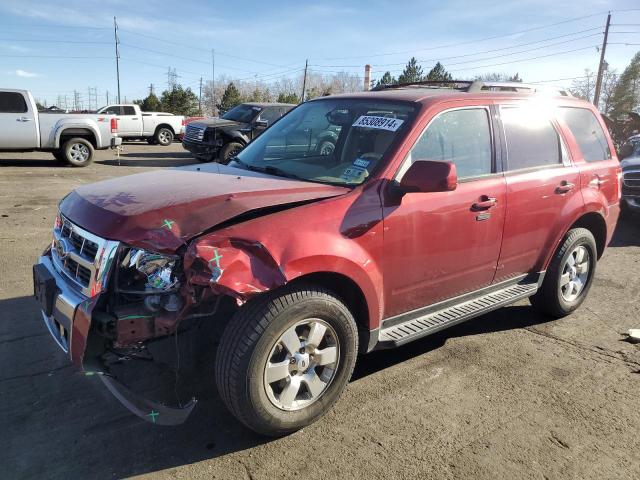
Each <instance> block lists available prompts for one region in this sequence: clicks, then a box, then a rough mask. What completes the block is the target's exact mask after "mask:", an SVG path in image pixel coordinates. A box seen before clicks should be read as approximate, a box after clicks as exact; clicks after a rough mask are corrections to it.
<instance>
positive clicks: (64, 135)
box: [56, 127, 98, 148]
mask: <svg viewBox="0 0 640 480" xmlns="http://www.w3.org/2000/svg"><path fill="white" fill-rule="evenodd" d="M72 138H84V139H85V140H87V141H88V142H89V143H91V145H93V148H98V139H97V137H96V134H95V132H94V131H93V130H91V129H90V128H78V127H70V128H65V129H63V130H61V131H60V133H59V135H58V140H57V142H56V143H57V145H58V147H62V145H64V143H65V142H66V141H67V140H70V139H72Z"/></svg>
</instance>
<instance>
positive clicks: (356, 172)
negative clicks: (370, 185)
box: [340, 166, 369, 182]
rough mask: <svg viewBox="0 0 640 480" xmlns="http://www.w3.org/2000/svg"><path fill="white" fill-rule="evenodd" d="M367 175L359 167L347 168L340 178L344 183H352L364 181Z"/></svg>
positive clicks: (364, 170)
mask: <svg viewBox="0 0 640 480" xmlns="http://www.w3.org/2000/svg"><path fill="white" fill-rule="evenodd" d="M368 175H369V172H368V171H367V169H366V168H361V167H355V166H352V167H347V168H346V169H345V170H344V172H342V175H340V178H341V179H342V180H344V181H345V182H353V181H354V180H364V179H365V178H366V177H367V176H368Z"/></svg>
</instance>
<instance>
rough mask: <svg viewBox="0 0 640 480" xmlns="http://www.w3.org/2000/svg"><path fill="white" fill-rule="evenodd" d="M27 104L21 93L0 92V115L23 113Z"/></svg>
mask: <svg viewBox="0 0 640 480" xmlns="http://www.w3.org/2000/svg"><path fill="white" fill-rule="evenodd" d="M27 110H28V108H27V102H25V101H24V97H23V96H22V94H21V93H15V92H0V113H25V112H26V111H27Z"/></svg>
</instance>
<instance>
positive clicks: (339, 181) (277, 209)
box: [34, 83, 621, 435]
mask: <svg viewBox="0 0 640 480" xmlns="http://www.w3.org/2000/svg"><path fill="white" fill-rule="evenodd" d="M448 87H449V88H433V86H431V85H414V86H400V87H395V88H387V89H384V90H383V91H376V92H364V93H358V94H349V95H340V96H331V97H324V98H320V99H317V100H313V101H310V102H306V103H303V104H302V105H300V106H298V107H296V108H295V109H293V110H292V111H290V112H289V113H288V114H287V115H285V116H284V117H282V118H281V119H280V120H278V121H277V122H275V123H274V124H273V126H271V127H270V128H269V129H268V130H267V131H266V132H265V133H264V134H262V135H261V136H260V137H258V139H257V140H255V141H254V142H252V143H251V144H250V145H249V146H247V148H246V149H244V150H243V151H242V152H241V153H239V154H238V155H237V157H235V158H233V159H232V161H231V162H230V164H229V165H226V166H225V165H217V164H211V165H202V166H196V165H194V166H189V167H185V168H176V169H164V170H160V171H154V172H148V173H142V174H137V175H133V176H128V177H124V178H117V179H113V180H107V181H103V182H99V183H96V184H93V185H83V186H81V187H79V188H78V189H77V190H75V191H73V192H71V193H70V194H69V195H67V196H66V197H65V198H64V199H63V200H62V201H61V203H60V208H59V215H58V217H57V218H56V222H55V226H54V231H53V242H52V244H51V246H50V247H49V248H47V250H46V251H45V252H44V254H43V255H42V257H41V258H40V259H39V262H38V264H37V265H35V266H34V283H35V294H36V297H37V298H38V299H39V301H40V302H41V305H42V316H43V319H44V322H45V324H46V326H47V327H48V328H49V330H50V332H51V334H52V335H53V337H54V338H55V340H56V341H57V343H58V344H59V345H60V347H61V348H62V349H63V350H64V351H66V352H68V354H69V356H70V359H71V360H72V361H73V363H75V364H76V365H77V366H78V367H79V368H81V369H84V370H85V371H87V372H95V373H98V374H100V378H101V379H102V380H103V381H104V382H105V384H106V385H107V387H108V388H109V389H110V390H111V391H112V392H113V393H114V394H115V395H116V396H117V397H118V398H119V399H120V400H121V401H122V402H123V403H124V404H125V405H126V406H128V407H129V408H130V409H131V410H132V411H133V412H135V413H136V414H138V415H139V416H140V417H142V418H146V419H147V420H149V421H152V422H154V423H158V424H176V423H180V422H181V421H183V420H184V419H185V418H186V416H187V415H188V414H189V413H190V411H191V409H192V408H193V406H194V403H195V402H193V401H191V402H186V403H185V402H181V401H180V400H179V399H178V400H177V401H175V399H174V402H173V403H174V404H171V403H172V402H171V401H169V400H167V399H160V398H159V397H157V398H156V397H154V399H153V400H154V401H152V400H150V399H148V398H147V397H148V396H149V395H148V396H147V397H145V396H141V395H140V394H139V392H136V393H134V391H135V388H133V386H132V385H133V384H135V379H134V377H132V376H130V372H131V369H133V371H134V372H135V371H136V370H137V371H138V372H142V371H143V370H144V369H148V368H150V365H153V364H155V365H157V366H158V370H157V371H156V370H153V371H152V374H148V370H144V371H145V372H147V373H145V374H144V375H142V376H144V377H145V379H146V380H149V379H158V380H160V379H161V378H164V377H166V375H163V374H162V372H163V370H162V369H163V368H164V369H165V370H168V371H169V372H171V374H170V375H169V378H170V379H171V380H172V381H175V382H178V377H179V375H178V373H180V375H182V372H183V371H185V370H188V369H189V368H192V369H193V370H194V371H197V370H198V369H201V370H202V369H204V370H202V371H206V363H205V364H204V365H203V364H202V363H197V362H190V361H189V358H191V357H194V358H195V357H197V358H206V354H207V353H208V352H212V351H215V377H216V382H217V387H218V391H219V393H220V395H221V397H222V399H223V400H224V402H225V403H226V405H227V406H228V408H229V410H230V411H231V412H232V413H233V414H234V415H235V416H236V417H237V418H238V419H239V420H240V421H241V422H243V423H244V424H245V425H247V426H248V427H249V428H251V429H253V430H255V431H257V432H260V433H263V434H266V435H282V434H286V433H288V432H292V431H294V430H297V429H300V428H301V427H303V426H305V425H308V424H309V423H311V422H313V421H314V420H316V419H317V418H318V417H320V416H321V415H322V414H324V413H325V412H326V411H327V409H329V408H330V407H331V405H332V404H333V403H334V402H335V401H336V400H337V399H338V397H339V396H340V395H341V393H342V391H343V389H344V388H345V386H346V384H347V382H348V380H349V377H350V376H351V373H352V371H353V368H354V365H355V362H356V357H357V356H358V354H361V353H366V352H370V351H372V350H375V349H381V348H391V347H397V346H400V345H403V344H405V343H407V342H410V341H412V340H415V339H418V338H421V337H424V336H425V335H429V334H432V333H434V332H437V331H439V330H442V329H444V328H447V327H450V326H452V325H455V324H458V323H460V322H463V321H466V320H469V319H471V318H473V317H477V316H479V315H482V314H484V313H486V312H488V311H491V310H493V309H496V308H499V307H502V306H505V305H508V304H511V303H513V302H515V301H518V300H521V299H524V298H530V300H531V303H532V304H533V306H534V307H535V308H536V309H538V310H540V311H541V312H543V313H545V314H548V315H551V316H553V317H562V316H564V315H567V314H569V313H571V312H572V311H573V310H575V309H576V308H578V307H579V306H580V304H581V303H582V302H583V301H584V299H585V297H586V295H587V293H588V291H589V288H590V287H591V285H592V283H593V277H594V274H595V269H596V263H597V260H598V259H599V258H600V257H601V256H602V254H603V252H604V249H605V247H606V245H607V244H608V242H609V241H610V239H611V236H612V233H613V230H614V226H615V224H616V220H617V218H618V214H619V202H620V188H619V182H620V175H621V170H620V166H619V163H618V160H617V159H616V157H615V153H614V152H615V150H614V148H613V145H612V142H611V139H610V138H609V136H608V134H607V130H606V128H605V125H604V123H603V121H602V119H601V117H600V115H599V114H598V112H597V111H596V110H595V109H594V107H593V106H592V105H590V104H588V103H586V102H584V101H581V100H578V99H575V98H572V97H569V96H562V95H558V96H556V95H545V94H543V93H541V92H538V93H534V94H531V93H523V92H522V90H526V88H527V87H526V86H524V85H523V86H518V87H517V88H515V87H509V86H507V87H502V86H497V87H496V86H488V85H486V84H478V83H473V84H462V83H453V84H450V85H448ZM496 89H497V90H499V91H495V90H496ZM505 89H507V90H511V92H504V91H502V90H505ZM327 132H331V133H332V137H334V138H335V145H334V148H332V149H321V148H319V147H318V146H319V145H320V144H321V142H319V141H318V139H319V138H320V137H322V136H323V135H325V134H326V133H327ZM218 331H220V332H222V333H221V335H218V336H216V332H218ZM217 342H219V346H218V348H217V350H216V349H214V345H215V344H216V343H217ZM185 352H186V353H185ZM200 354H203V355H204V357H200V356H199V355H200ZM213 361H214V360H212V362H213ZM364 361H366V360H364ZM127 372H129V373H127ZM174 374H175V375H174ZM128 375H129V376H128ZM185 375H186V374H185ZM179 378H180V380H181V384H183V383H184V381H183V380H184V379H185V378H188V376H180V377H179ZM131 379H134V380H131ZM212 380H213V379H211V381H212ZM125 384H126V385H127V386H125ZM147 391H149V390H148V389H147ZM172 391H173V389H172ZM158 395H160V394H158Z"/></svg>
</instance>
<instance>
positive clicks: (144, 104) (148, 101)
mask: <svg viewBox="0 0 640 480" xmlns="http://www.w3.org/2000/svg"><path fill="white" fill-rule="evenodd" d="M133 103H135V104H136V105H140V109H141V110H143V111H145V112H159V111H160V110H162V104H161V103H160V100H158V97H156V95H155V93H150V94H149V95H148V96H147V98H145V99H144V100H134V101H133Z"/></svg>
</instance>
